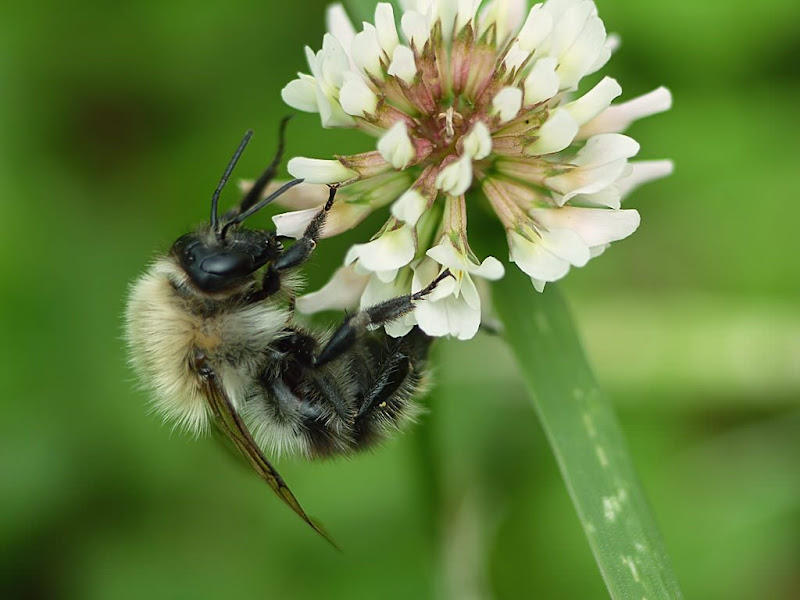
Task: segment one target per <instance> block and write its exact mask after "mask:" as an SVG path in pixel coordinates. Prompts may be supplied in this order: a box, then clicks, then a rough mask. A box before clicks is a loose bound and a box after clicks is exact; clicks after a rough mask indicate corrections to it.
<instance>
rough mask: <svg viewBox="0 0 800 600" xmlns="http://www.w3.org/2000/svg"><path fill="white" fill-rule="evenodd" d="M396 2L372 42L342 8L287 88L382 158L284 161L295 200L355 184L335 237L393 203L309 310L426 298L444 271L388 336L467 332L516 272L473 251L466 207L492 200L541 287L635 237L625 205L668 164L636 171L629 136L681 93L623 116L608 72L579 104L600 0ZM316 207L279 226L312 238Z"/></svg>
mask: <svg viewBox="0 0 800 600" xmlns="http://www.w3.org/2000/svg"><path fill="white" fill-rule="evenodd" d="M401 5H402V7H403V10H402V14H400V15H396V14H395V12H394V9H393V7H392V5H391V4H388V3H380V4H378V6H377V8H376V11H375V19H374V23H364V24H363V29H362V30H361V31H359V32H356V30H355V28H354V27H353V24H352V23H351V21H350V19H349V18H348V17H347V15H346V13H345V11H344V9H343V8H342V6H341V5H339V4H336V5H333V6H331V7H330V8H329V9H328V33H326V34H325V36H324V38H323V41H322V49H321V50H320V51H318V52H314V51H312V50H311V49H309V48H307V49H306V56H307V59H308V66H309V70H310V72H311V74H310V75H309V74H303V73H301V74H300V75H299V77H298V79H295V80H294V81H292V82H290V83H289V84H288V85H287V86H286V87H285V88H284V89H283V91H282V97H283V99H284V101H285V102H286V103H287V104H289V105H290V106H292V107H294V108H296V109H299V110H302V111H306V112H314V113H319V115H320V119H321V123H322V126H323V127H347V128H357V129H360V130H362V131H364V132H365V133H367V134H369V135H371V136H373V137H375V138H376V144H375V150H373V151H371V152H366V153H363V154H356V155H348V156H345V155H337V156H336V157H335V158H334V159H333V160H319V159H311V158H302V157H298V158H294V159H292V160H291V161H290V162H289V167H288V168H289V172H290V173H291V174H292V175H293V176H294V177H297V178H301V179H304V180H305V183H304V184H302V185H301V186H299V192H302V188H303V187H304V186H307V187H309V186H313V185H315V184H334V183H335V184H340V185H341V186H342V189H341V191H340V195H339V199H338V200H337V204H336V205H335V206H334V208H333V210H332V211H331V215H330V218H329V220H328V223H327V225H326V228H325V231H324V235H328V236H330V235H335V234H336V233H339V232H341V231H344V230H346V229H350V228H353V227H355V226H356V225H358V224H359V223H361V222H362V221H363V220H364V219H365V218H366V216H367V215H369V214H370V213H371V212H373V211H376V210H378V209H381V208H383V207H386V206H389V207H390V208H389V211H388V212H389V215H390V216H389V219H388V221H387V222H386V224H385V225H384V226H383V227H382V228H381V230H380V231H379V232H378V233H377V234H375V235H374V236H373V238H372V239H371V240H370V241H367V242H366V243H363V244H356V245H355V246H353V247H352V248H351V249H350V251H349V252H348V253H347V256H346V259H345V265H346V266H345V267H344V268H342V269H340V270H339V271H338V272H337V274H336V275H335V276H334V280H333V281H331V283H330V284H328V286H326V288H323V291H324V292H325V293H324V294H323V293H320V292H317V293H313V294H309V295H308V296H306V297H304V298H301V299H300V300H299V303H298V307H299V308H300V309H301V310H305V311H314V310H320V309H323V308H334V307H336V305H338V304H340V305H341V307H345V306H347V305H348V304H352V303H354V302H357V301H359V299H360V304H361V306H367V305H370V304H374V303H375V302H378V301H380V300H382V299H385V298H388V297H390V296H391V295H397V294H398V293H400V294H402V293H409V292H412V291H417V290H419V289H422V288H424V287H425V286H426V285H427V284H428V283H429V282H431V281H433V279H434V278H436V277H437V276H438V274H440V273H441V272H443V271H444V270H445V269H449V270H450V272H451V273H452V274H453V278H450V279H448V280H445V281H443V282H442V283H441V284H440V285H439V287H438V288H437V289H436V290H435V292H434V293H433V294H431V295H430V297H428V298H426V299H425V300H423V301H421V302H419V303H418V306H417V308H416V310H415V312H414V313H412V314H411V315H408V316H407V317H406V318H405V319H404V320H403V322H402V323H393V324H391V325H390V326H387V331H389V332H390V333H391V334H392V335H403V334H404V333H405V332H407V331H408V330H409V329H410V328H411V327H413V326H414V325H415V324H416V325H419V326H420V327H421V328H422V329H423V330H424V331H425V332H426V333H428V334H429V335H434V336H441V335H452V336H455V337H458V338H460V339H468V338H471V337H472V336H474V335H475V332H476V331H477V330H478V326H479V324H480V318H481V316H480V315H481V297H480V295H479V293H478V289H479V286H476V284H475V281H473V279H475V278H477V279H485V280H494V279H498V278H500V277H502V276H503V274H504V269H503V265H502V264H501V263H500V261H498V260H497V259H496V258H494V257H487V258H486V259H484V260H480V259H479V258H478V257H477V256H476V255H475V254H474V253H473V251H472V250H471V248H470V246H469V243H468V238H467V219H466V215H467V204H468V203H469V202H471V201H473V200H472V199H473V198H478V197H480V196H483V197H485V199H486V200H487V201H488V202H487V204H488V206H490V207H491V209H492V211H493V212H494V214H495V215H496V216H497V218H498V219H499V220H500V222H501V223H502V225H503V227H504V228H505V232H506V238H507V241H508V247H509V260H510V261H511V262H513V263H515V264H516V265H517V267H519V268H520V269H522V271H524V272H525V273H526V274H527V275H528V276H530V278H531V281H532V283H533V285H534V286H535V287H536V289H537V290H539V291H541V290H542V289H543V288H544V286H545V285H546V284H547V283H548V282H552V281H557V280H559V279H561V278H562V277H564V276H565V275H566V274H567V273H568V272H569V270H570V268H572V267H582V266H584V265H585V264H586V263H587V262H588V261H589V260H590V259H591V258H593V257H595V256H597V255H599V254H600V253H602V251H603V250H605V248H606V247H607V246H608V245H609V244H610V243H611V242H613V241H617V240H621V239H623V238H625V237H627V236H629V235H630V234H631V233H633V232H634V231H635V230H636V228H637V227H638V225H639V214H638V213H637V212H636V211H635V210H630V209H622V208H621V200H622V199H623V197H624V196H625V195H626V194H627V193H629V192H630V191H631V190H632V189H633V188H634V187H637V186H638V185H641V184H642V183H645V182H647V181H651V180H654V179H657V178H660V177H663V176H665V175H668V174H669V173H670V172H671V169H672V165H671V163H670V162H669V161H645V162H638V163H631V162H629V159H631V158H632V157H633V156H635V155H636V154H637V153H638V151H639V144H638V143H636V142H635V141H634V140H633V139H631V138H630V137H628V136H626V135H623V134H622V132H623V131H624V130H625V129H626V128H627V127H628V126H629V125H630V124H631V123H632V122H633V121H634V120H636V119H639V118H642V117H646V116H649V115H652V114H656V113H658V112H662V111H664V110H667V109H668V108H669V107H670V105H671V96H670V93H669V91H668V90H666V89H665V88H659V89H657V90H655V91H653V92H651V93H649V94H647V95H645V96H642V97H640V98H636V99H633V100H630V101H628V102H624V103H621V104H616V105H612V102H613V101H614V100H615V99H616V98H617V97H618V96H620V95H621V93H622V88H621V87H620V85H619V84H618V83H617V81H616V80H614V79H612V78H610V77H605V78H603V79H601V80H600V81H599V83H597V84H596V85H594V87H592V88H591V89H589V90H588V91H586V92H585V93H584V94H583V95H581V96H576V91H577V90H578V87H579V84H580V82H581V80H582V78H584V77H585V76H587V75H590V74H592V73H595V72H597V71H598V70H599V69H601V68H602V67H603V66H604V65H605V64H606V62H607V61H608V60H609V58H610V57H611V52H612V50H613V49H614V47H615V46H616V44H617V41H616V39H615V38H614V37H613V36H608V35H607V34H606V30H605V26H604V24H603V21H602V20H601V19H600V18H599V16H598V14H597V8H596V6H595V4H594V2H593V1H592V0H547V1H546V2H544V3H542V4H537V5H535V6H534V7H533V8H531V9H530V10H526V2H525V0H485V1H483V2H481V0H404V1H402V2H401ZM398 25H399V27H398ZM473 191H478V192H480V193H479V194H473V193H471V192H473ZM317 197H324V195H321V196H319V195H318V196H317ZM316 210H317V208H314V207H306V208H305V209H304V210H300V211H295V212H290V213H285V214H282V215H278V216H277V217H276V218H275V220H276V224H277V227H278V233H280V234H283V235H294V236H297V235H299V234H300V233H301V232H302V230H303V228H304V226H305V224H307V223H308V221H309V220H310V219H311V218H312V217H313V215H314V214H315V211H316ZM343 282H344V283H343ZM332 294H333V295H335V298H333V299H332V296H331V295H332Z"/></svg>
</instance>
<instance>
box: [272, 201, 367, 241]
mask: <svg viewBox="0 0 800 600" xmlns="http://www.w3.org/2000/svg"><path fill="white" fill-rule="evenodd" d="M322 206H323V205H319V206H315V207H313V208H307V209H304V210H298V211H293V212H285V213H281V214H278V215H275V216H274V217H272V222H273V223H275V228H276V233H277V234H278V235H285V236H288V237H293V238H299V237H301V236H302V235H303V233H304V232H305V230H306V227H308V224H309V223H311V220H312V219H313V218H314V217H315V216H316V215H317V213H318V212H319V211H320V210H321V209H322ZM372 210H373V207H372V206H370V205H369V204H360V203H350V202H337V203H336V204H334V205H333V208H331V210H330V211H328V216H327V218H326V219H325V226H324V227H323V228H322V234H321V237H322V238H329V237H333V236H336V235H339V234H340V233H342V232H343V231H347V230H349V229H352V228H354V227H356V226H357V225H359V224H360V223H361V222H362V221H363V220H364V219H366V218H367V216H369V214H370V213H371V212H372Z"/></svg>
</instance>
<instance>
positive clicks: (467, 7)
mask: <svg viewBox="0 0 800 600" xmlns="http://www.w3.org/2000/svg"><path fill="white" fill-rule="evenodd" d="M480 3H481V2H480V0H458V12H457V14H456V21H455V29H454V31H455V33H456V34H458V33H459V32H460V31H461V30H462V29H463V28H464V27H465V26H466V25H467V23H470V22H473V21H474V20H475V13H476V12H477V11H478V5H479V4H480Z"/></svg>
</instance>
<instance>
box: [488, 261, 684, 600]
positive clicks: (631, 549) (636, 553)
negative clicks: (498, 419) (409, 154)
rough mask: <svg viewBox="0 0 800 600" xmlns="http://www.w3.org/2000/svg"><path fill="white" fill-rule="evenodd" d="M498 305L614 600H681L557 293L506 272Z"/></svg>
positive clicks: (614, 424)
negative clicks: (537, 287) (538, 289)
mask: <svg viewBox="0 0 800 600" xmlns="http://www.w3.org/2000/svg"><path fill="white" fill-rule="evenodd" d="M494 299H495V305H496V308H497V311H498V313H499V315H500V318H501V320H502V321H503V323H504V325H505V330H506V338H507V340H508V343H509V344H510V346H511V348H512V351H513V353H514V355H515V357H516V359H517V362H518V364H519V367H520V371H521V374H522V376H523V378H524V379H525V382H526V385H527V387H528V389H529V391H530V393H531V396H532V400H533V404H534V408H535V410H536V412H537V414H538V416H539V419H540V421H541V423H542V426H543V428H544V431H545V434H546V435H547V438H548V441H549V442H550V445H551V447H552V449H553V452H554V454H555V457H556V460H557V462H558V466H559V469H560V470H561V473H562V476H563V478H564V481H565V483H566V485H567V488H568V491H569V494H570V497H571V498H572V501H573V503H574V505H575V508H576V510H577V512H578V516H579V518H580V521H581V525H582V526H583V529H584V531H585V532H586V536H587V537H588V539H589V544H590V546H591V548H592V552H593V553H594V556H595V559H596V560H597V564H598V566H599V567H600V571H601V573H602V575H603V578H604V580H605V583H606V586H607V587H608V590H609V592H610V594H611V597H612V598H614V599H615V600H616V599H619V600H643V599H646V600H661V599H670V600H672V599H680V598H682V595H681V592H680V588H679V587H678V583H677V580H676V578H675V576H674V574H673V572H672V570H671V567H670V564H669V559H668V557H667V554H666V551H665V550H664V546H663V542H662V540H661V536H660V534H659V532H658V529H657V527H656V524H655V521H654V519H653V517H652V515H651V511H650V508H649V506H648V504H647V501H646V499H645V495H644V492H643V490H642V487H641V484H640V483H639V480H638V477H637V475H636V472H635V470H634V467H633V461H632V460H631V457H630V455H629V453H628V450H627V446H626V443H625V440H624V437H623V435H622V431H621V429H620V426H619V423H618V422H617V418H616V416H615V414H614V411H613V408H612V406H611V404H610V402H609V401H608V399H607V398H606V396H605V395H604V394H603V392H602V391H601V390H600V389H599V387H598V385H597V383H596V381H595V378H594V375H593V374H592V372H591V369H590V367H589V365H588V362H587V360H586V357H585V355H584V352H583V349H582V347H581V344H580V341H579V339H578V336H577V333H576V331H575V327H574V325H573V322H572V318H571V316H570V313H569V310H568V309H567V306H566V304H565V302H564V300H563V298H562V296H561V294H560V293H559V292H558V290H557V289H556V288H555V286H552V285H551V286H548V288H547V289H546V291H545V292H544V293H543V294H539V293H537V292H536V291H535V290H534V289H533V286H532V285H531V283H530V280H529V279H528V278H527V277H526V276H525V275H524V274H522V273H521V272H519V270H518V269H514V268H511V269H509V270H508V272H507V273H506V276H505V278H504V279H503V280H502V281H500V282H498V283H497V284H495V293H494Z"/></svg>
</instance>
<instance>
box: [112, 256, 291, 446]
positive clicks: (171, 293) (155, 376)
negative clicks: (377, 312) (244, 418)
mask: <svg viewBox="0 0 800 600" xmlns="http://www.w3.org/2000/svg"><path fill="white" fill-rule="evenodd" d="M186 280H187V278H186V275H185V273H184V272H183V270H182V269H181V268H180V267H179V266H178V265H177V264H176V263H175V261H174V260H173V259H171V258H169V257H165V258H161V259H158V260H157V261H156V262H155V263H154V264H153V265H152V267H151V268H150V269H149V270H148V271H147V272H146V273H145V274H144V275H142V276H141V277H140V278H139V279H138V280H137V281H136V282H135V283H134V284H133V286H132V289H131V293H130V299H129V301H128V305H127V310H126V319H125V320H126V335H125V337H126V338H127V341H128V346H129V348H130V362H131V364H132V365H133V367H134V369H135V371H136V372H137V374H138V375H139V377H140V379H141V381H143V382H145V385H146V386H147V387H148V388H149V389H150V390H151V392H152V397H153V400H152V405H153V408H154V410H155V411H156V412H157V413H158V414H160V415H161V416H162V417H163V418H164V419H165V420H167V421H170V422H172V423H174V424H175V426H176V427H178V428H180V429H184V430H186V431H189V432H191V433H194V434H196V435H199V434H201V433H204V432H205V431H206V430H207V429H208V426H209V419H210V412H209V411H210V409H209V406H208V403H207V401H206V400H205V397H204V395H203V394H202V392H201V383H200V381H199V379H198V377H197V374H196V373H195V372H194V371H193V370H192V369H191V364H190V359H191V356H190V352H191V350H192V348H195V347H202V348H206V349H208V350H209V351H211V352H219V353H222V354H225V353H229V354H231V353H233V354H236V355H237V356H236V358H237V359H240V358H242V357H244V358H245V363H246V362H247V360H246V359H247V357H251V358H252V360H253V361H254V360H255V358H256V356H257V353H258V352H259V351H260V350H261V349H263V348H265V347H266V346H268V345H269V343H270V342H272V341H273V340H274V339H276V337H278V336H279V334H280V332H281V331H282V330H283V328H284V327H285V325H286V322H287V320H288V318H289V311H288V310H286V309H281V308H278V307H277V306H276V305H275V304H273V303H261V304H254V305H252V306H248V307H246V308H239V309H238V310H236V311H235V312H234V311H231V312H221V313H220V314H219V315H217V316H214V317H210V318H209V317H200V316H197V315H194V314H193V313H192V312H191V311H190V310H187V307H186V306H185V300H184V299H182V298H181V297H180V296H179V295H178V294H177V293H176V292H175V285H181V284H186ZM223 340H224V342H223ZM222 344H225V345H226V346H229V347H222ZM227 371H229V372H228V373H225V374H224V375H226V377H223V381H225V383H226V388H227V387H230V388H231V389H230V390H228V389H226V392H227V393H228V394H229V395H230V397H231V400H232V401H233V402H234V405H236V404H237V400H238V399H240V398H241V397H242V393H241V391H240V389H238V386H236V381H237V378H236V377H235V371H236V370H235V369H228V370H227Z"/></svg>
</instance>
